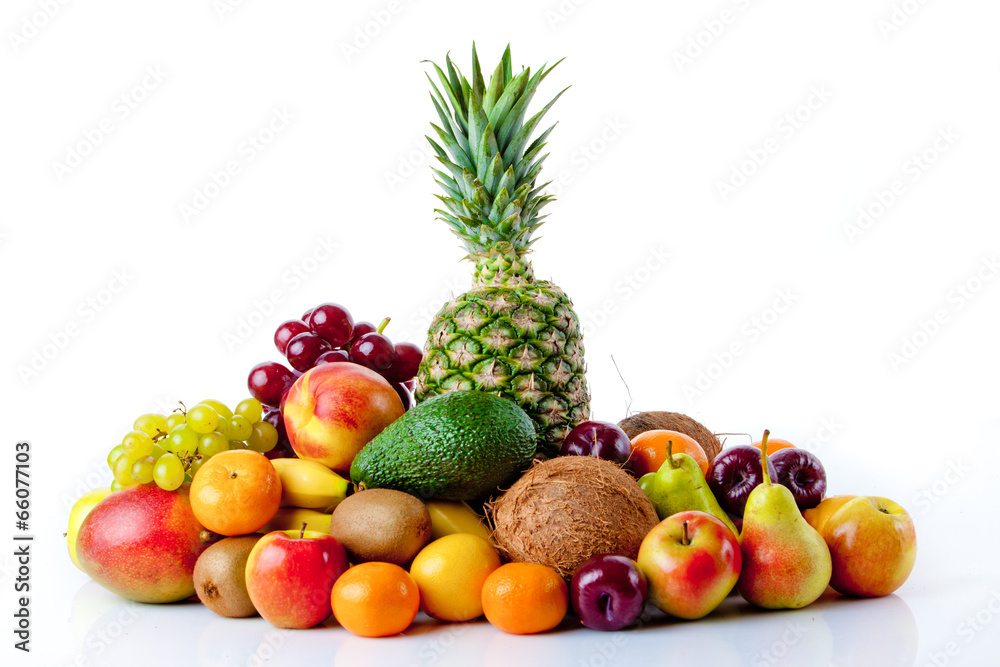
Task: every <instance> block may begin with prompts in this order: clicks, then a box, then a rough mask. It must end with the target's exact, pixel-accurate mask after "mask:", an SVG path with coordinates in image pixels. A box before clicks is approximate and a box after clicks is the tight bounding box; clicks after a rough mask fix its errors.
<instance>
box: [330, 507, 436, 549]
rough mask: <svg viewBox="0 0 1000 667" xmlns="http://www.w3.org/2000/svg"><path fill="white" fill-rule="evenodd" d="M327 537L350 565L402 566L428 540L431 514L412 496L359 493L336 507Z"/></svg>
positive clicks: (429, 538)
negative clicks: (340, 546)
mask: <svg viewBox="0 0 1000 667" xmlns="http://www.w3.org/2000/svg"><path fill="white" fill-rule="evenodd" d="M330 534H331V535H333V536H334V537H335V538H337V540H338V541H339V542H340V543H341V544H343V545H344V548H345V549H347V554H348V556H350V559H351V562H352V563H355V564H357V563H364V562H367V561H379V562H383V563H393V564H395V565H399V566H402V567H405V566H406V565H407V564H409V562H410V561H412V560H413V559H414V557H415V556H416V555H417V553H419V552H420V550H421V549H423V548H424V547H425V546H427V543H428V542H430V540H431V515H430V513H429V512H428V511H427V507H426V506H425V505H424V504H423V503H422V502H421V501H420V499H418V498H416V497H415V496H412V495H410V494H409V493H405V492H403V491H396V490H393V489H366V490H364V491H359V492H358V493H355V494H354V495H352V496H348V497H347V498H346V499H345V500H343V501H341V502H340V504H339V505H337V509H335V510H334V511H333V516H331V517H330Z"/></svg>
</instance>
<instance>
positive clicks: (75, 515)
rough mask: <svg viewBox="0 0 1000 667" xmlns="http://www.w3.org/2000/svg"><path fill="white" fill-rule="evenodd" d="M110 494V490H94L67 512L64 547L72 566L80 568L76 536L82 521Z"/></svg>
mask: <svg viewBox="0 0 1000 667" xmlns="http://www.w3.org/2000/svg"><path fill="white" fill-rule="evenodd" d="M110 494H111V489H108V488H105V489H94V490H93V491H88V492H87V493H85V494H83V495H82V496H80V499H79V500H77V501H76V503H74V505H73V509H71V510H70V511H69V526H68V527H67V529H66V546H67V547H68V548H69V557H70V558H72V559H73V564H74V565H76V566H77V567H80V562H79V561H78V560H77V559H76V535H77V533H79V532H80V526H81V525H82V524H83V520H84V519H86V518H87V515H88V514H90V510H92V509H94V508H95V507H97V503H99V502H101V501H102V500H104V499H105V498H106V497H108V496H109V495H110Z"/></svg>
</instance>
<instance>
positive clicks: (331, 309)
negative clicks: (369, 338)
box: [306, 303, 354, 347]
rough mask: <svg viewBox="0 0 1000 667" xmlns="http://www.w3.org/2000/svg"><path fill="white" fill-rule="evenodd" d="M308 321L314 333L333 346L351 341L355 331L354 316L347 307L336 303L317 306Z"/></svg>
mask: <svg viewBox="0 0 1000 667" xmlns="http://www.w3.org/2000/svg"><path fill="white" fill-rule="evenodd" d="M306 322H307V323H308V324H309V328H310V329H312V330H313V333H315V334H317V335H319V336H321V337H322V338H323V339H324V340H326V342H328V343H329V344H330V345H331V346H333V347H340V346H341V345H344V344H345V343H347V342H349V341H350V340H351V336H352V335H353V333H354V318H353V317H351V314H350V313H349V312H347V309H346V308H344V307H343V306H341V305H338V304H336V303H324V304H322V305H319V306H316V307H315V308H313V310H312V312H311V313H310V314H309V319H308V320H306Z"/></svg>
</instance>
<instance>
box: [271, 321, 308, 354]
mask: <svg viewBox="0 0 1000 667" xmlns="http://www.w3.org/2000/svg"><path fill="white" fill-rule="evenodd" d="M307 331H309V326H308V325H306V323H305V322H303V321H302V320H288V321H287V322H282V323H281V326H279V327H278V328H277V329H276V330H275V332H274V346H275V347H277V348H278V351H279V352H281V353H282V354H284V353H285V348H287V347H288V341H290V340H291V339H293V338H295V337H296V336H298V335H299V334H300V333H305V332H307Z"/></svg>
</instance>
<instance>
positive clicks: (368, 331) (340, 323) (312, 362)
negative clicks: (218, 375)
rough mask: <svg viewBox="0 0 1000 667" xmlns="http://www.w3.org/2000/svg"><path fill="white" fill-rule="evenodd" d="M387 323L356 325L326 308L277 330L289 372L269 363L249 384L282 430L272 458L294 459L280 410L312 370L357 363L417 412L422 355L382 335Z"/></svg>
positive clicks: (335, 307) (332, 306)
mask: <svg viewBox="0 0 1000 667" xmlns="http://www.w3.org/2000/svg"><path fill="white" fill-rule="evenodd" d="M388 323H389V318H386V319H385V320H383V322H382V324H381V325H380V326H379V327H377V328H376V327H375V325H373V324H372V323H370V322H355V321H354V318H353V317H351V314H350V313H349V312H348V311H347V309H346V308H344V307H343V306H341V305H339V304H336V303H324V304H321V305H319V306H316V307H315V308H311V309H310V310H307V311H306V312H305V313H303V314H302V318H301V319H298V320H288V321H287V322H283V323H282V324H281V325H280V326H279V327H278V329H277V330H276V331H275V332H274V345H275V347H277V348H278V351H279V352H281V353H282V354H283V355H285V359H287V360H288V364H289V366H291V368H288V367H287V366H285V365H284V364H280V363H278V362H276V361H265V362H262V363H259V364H257V365H256V366H254V367H253V368H252V369H251V370H250V376H249V377H248V378H247V387H248V388H249V389H250V395H251V396H253V397H254V398H256V399H257V400H258V401H260V402H261V404H262V405H263V406H264V421H266V422H268V423H270V424H271V425H273V426H274V427H275V428H276V429H278V444H277V446H276V447H275V448H274V449H273V450H271V452H268V456H272V457H274V456H280V457H289V456H295V453H294V452H293V451H292V448H291V445H290V444H289V442H288V435H287V434H286V432H285V422H284V419H283V417H282V405H283V403H284V398H285V395H286V394H287V393H288V390H289V389H291V387H292V385H293V384H294V383H295V380H297V379H298V378H299V377H300V376H302V374H303V373H305V372H306V371H308V370H309V369H310V368H313V367H314V366H319V365H320V364H328V363H354V364H359V365H361V366H364V367H366V368H370V369H371V370H373V371H375V372H376V373H378V374H379V375H381V376H382V377H384V378H385V379H386V380H387V381H388V382H389V384H391V385H392V387H393V389H395V390H396V393H397V394H399V398H400V400H401V401H402V402H403V409H404V410H409V409H410V408H411V407H412V406H413V393H412V392H413V379H414V378H415V377H416V376H417V369H418V367H419V366H420V359H421V357H422V352H421V351H420V348H419V347H417V346H416V345H414V344H413V343H397V344H395V345H394V344H393V343H392V341H391V340H389V337H388V336H386V335H385V334H383V333H382V331H383V330H384V329H385V327H386V325H387V324H388ZM272 452H273V454H272Z"/></svg>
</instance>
